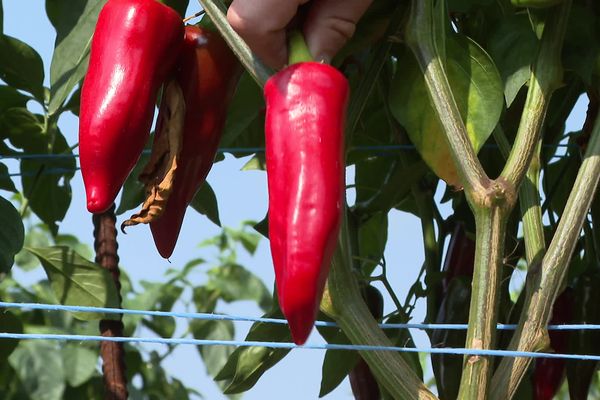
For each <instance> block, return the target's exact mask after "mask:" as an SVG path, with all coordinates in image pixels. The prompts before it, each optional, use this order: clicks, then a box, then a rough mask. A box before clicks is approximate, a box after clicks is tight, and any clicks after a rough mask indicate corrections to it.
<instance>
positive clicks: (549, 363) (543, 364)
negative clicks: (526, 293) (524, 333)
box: [533, 288, 574, 400]
mask: <svg viewBox="0 0 600 400" xmlns="http://www.w3.org/2000/svg"><path fill="white" fill-rule="evenodd" d="M573 303H574V295H573V289H571V288H566V289H565V291H564V292H562V293H561V295H560V296H558V298H557V299H556V301H555V302H554V307H553V308H552V318H551V320H550V325H552V324H568V323H570V322H572V320H573ZM548 335H549V336H550V346H551V347H552V350H554V352H556V353H565V352H567V351H568V347H569V332H568V331H549V333H548ZM566 364H567V360H564V359H554V358H541V359H538V360H537V361H536V362H535V370H534V372H533V382H534V388H533V390H534V399H535V400H552V399H553V398H554V395H555V394H556V392H558V389H560V385H561V384H562V381H563V379H564V377H565V372H566Z"/></svg>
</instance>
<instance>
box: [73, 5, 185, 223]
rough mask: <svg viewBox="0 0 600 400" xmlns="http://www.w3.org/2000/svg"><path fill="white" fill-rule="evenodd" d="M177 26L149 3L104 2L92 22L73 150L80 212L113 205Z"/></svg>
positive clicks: (170, 62) (141, 137)
mask: <svg viewBox="0 0 600 400" xmlns="http://www.w3.org/2000/svg"><path fill="white" fill-rule="evenodd" d="M182 42H183V23H182V21H181V18H180V16H179V15H178V14H177V13H176V12H175V11H174V10H173V9H171V8H170V7H167V6H165V5H164V4H161V3H159V2H157V1H156V0H109V1H108V2H107V3H106V4H105V5H104V7H103V8H102V11H101V12H100V15H99V17H98V23H97V25H96V29H95V31H94V37H93V40H92V46H91V53H90V65H89V69H88V72H87V75H86V77H85V81H84V84H83V89H82V93H81V111H80V122H79V123H80V125H79V143H80V144H79V146H80V162H81V172H82V175H83V180H84V183H85V189H86V195H87V208H88V210H89V211H90V212H93V213H100V212H103V211H105V210H107V209H108V208H109V207H110V206H111V204H112V203H113V201H114V199H115V197H116V195H117V193H118V192H119V190H120V188H121V186H122V185H123V182H124V181H125V179H126V178H127V175H129V173H130V172H131V170H132V168H133V166H134V165H135V163H136V161H137V160H138V158H139V156H140V154H141V152H142V150H143V147H144V144H145V143H146V141H147V139H148V134H149V131H150V126H151V124H152V118H153V115H154V104H155V100H156V95H157V91H158V88H159V87H160V85H161V84H162V83H163V81H164V80H165V79H166V78H167V76H168V74H169V73H170V72H171V71H172V68H173V66H174V64H175V61H176V60H177V56H178V54H179V49H180V48H181V44H182Z"/></svg>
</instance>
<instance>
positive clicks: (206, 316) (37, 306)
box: [0, 302, 600, 331]
mask: <svg viewBox="0 0 600 400" xmlns="http://www.w3.org/2000/svg"><path fill="white" fill-rule="evenodd" d="M0 308H18V309H24V308H27V309H31V310H43V311H71V312H89V313H101V314H123V315H144V316H150V317H172V318H185V319H198V320H210V321H242V322H262V323H269V324H284V325H287V323H288V322H287V321H286V320H285V319H281V318H264V317H244V316H237V315H226V314H211V313H190V312H173V311H152V310H134V309H127V308H123V309H122V308H109V307H90V306H69V305H60V304H41V303H13V302H0ZM315 326H324V327H334V328H335V327H338V325H337V324H336V323H335V322H328V321H316V322H315ZM379 327H380V328H382V329H420V330H434V329H440V330H442V329H444V330H466V329H467V328H468V325H467V324H425V323H385V324H379ZM496 328H497V329H498V330H515V329H516V328H517V325H514V324H497V325H496ZM547 329H548V330H557V331H570V330H600V325H594V324H565V325H548V327H547Z"/></svg>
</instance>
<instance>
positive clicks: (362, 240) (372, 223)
mask: <svg viewBox="0 0 600 400" xmlns="http://www.w3.org/2000/svg"><path fill="white" fill-rule="evenodd" d="M387 240H388V213H387V211H386V212H380V213H377V214H375V215H374V216H373V217H372V218H370V219H369V220H368V221H366V222H364V223H362V224H361V225H360V226H359V228H358V248H359V254H360V258H361V261H360V263H361V265H362V270H363V272H364V273H365V276H370V275H371V272H373V270H374V269H375V268H376V267H377V265H379V261H381V258H382V257H383V251H384V250H385V245H386V244H387ZM366 260H369V261H366Z"/></svg>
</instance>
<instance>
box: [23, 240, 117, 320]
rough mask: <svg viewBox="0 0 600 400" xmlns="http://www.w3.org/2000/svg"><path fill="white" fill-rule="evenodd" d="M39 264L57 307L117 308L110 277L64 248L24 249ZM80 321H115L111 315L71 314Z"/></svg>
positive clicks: (98, 267)
mask: <svg viewBox="0 0 600 400" xmlns="http://www.w3.org/2000/svg"><path fill="white" fill-rule="evenodd" d="M27 250H28V251H30V252H31V253H32V254H34V255H35V256H36V257H37V258H38V259H39V260H40V262H41V263H42V266H43V267H44V270H45V271H46V274H47V275H48V279H49V280H50V283H51V285H52V290H53V291H54V294H55V295H56V298H57V299H58V301H59V302H60V304H64V305H71V306H89V307H112V308H118V307H119V306H120V305H119V295H118V292H117V288H116V286H115V283H114V281H113V278H112V275H111V274H110V272H108V271H107V270H105V269H103V268H102V267H100V266H99V265H98V264H95V263H92V262H90V261H88V260H86V259H84V258H83V257H81V256H80V255H79V254H77V253H76V252H74V251H73V250H71V249H69V248H68V247H64V246H54V247H46V248H27ZM73 315H74V316H75V317H76V318H78V319H81V320H84V321H92V320H98V319H118V318H119V317H118V316H116V315H113V314H109V315H103V314H98V313H81V312H77V313H74V314H73Z"/></svg>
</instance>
